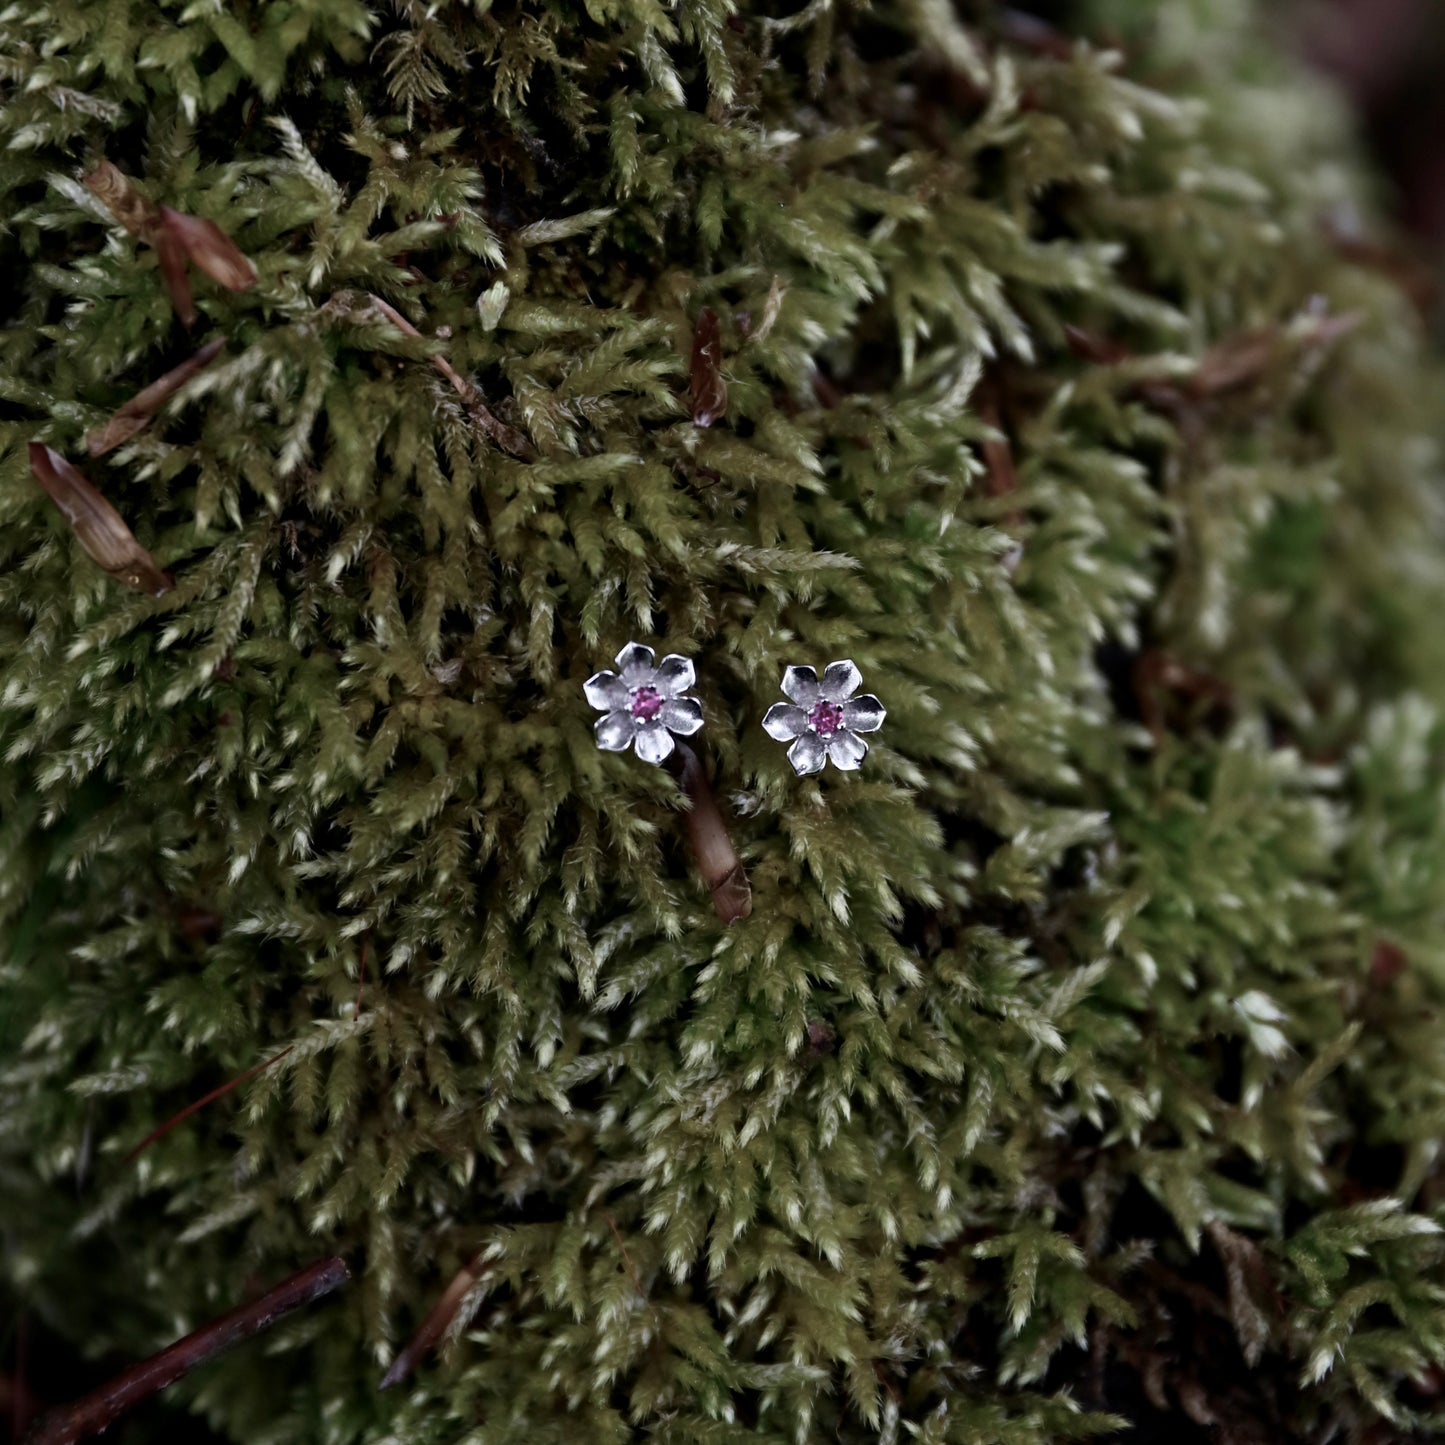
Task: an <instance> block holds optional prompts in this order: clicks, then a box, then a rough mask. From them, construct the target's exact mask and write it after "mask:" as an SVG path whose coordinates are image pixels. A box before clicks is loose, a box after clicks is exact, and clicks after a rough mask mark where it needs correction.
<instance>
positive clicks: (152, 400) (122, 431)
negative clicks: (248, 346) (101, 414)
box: [85, 337, 226, 457]
mask: <svg viewBox="0 0 1445 1445" xmlns="http://www.w3.org/2000/svg"><path fill="white" fill-rule="evenodd" d="M225 345H226V342H225V338H224V337H217V338H216V339H215V340H214V341H208V342H207V343H206V344H205V345H204V346H203V347H201V349H200V350H199V351H198V352H196V354H195V355H194V356H190V357H187V358H186V360H185V361H183V362H181V364H180V365H179V366H173V367H172V368H171V369H170V370H169V371H168V372H166V374H165V375H164V376H162V377H160V378H159V379H157V380H156V381H153V382H151V384H150V385H149V386H148V387H146V388H145V389H144V390H143V391H138V392H136V394H135V395H134V396H133V397H131V399H130V400H129V401H128V402H126V404H125V405H124V406H123V407H121V408H120V409H119V410H118V411H116V412H114V413H112V415H111V418H110V420H109V421H107V422H106V424H105V425H104V426H98V427H96V428H95V429H94V430H93V431H88V432H86V434H85V449H86V450H87V451H88V452H89V453H90V454H91V456H93V457H100V456H104V455H105V454H106V452H108V451H112V450H114V449H115V448H116V447H118V446H119V445H120V444H121V443H122V442H125V441H129V440H130V439H131V437H133V436H134V435H135V434H136V433H137V432H138V431H140V430H141V429H142V428H143V427H144V426H145V425H146V423H147V422H149V421H150V419H151V418H152V417H153V416H155V414H156V413H157V412H158V411H159V410H160V409H161V407H163V406H164V405H165V404H166V402H168V401H169V400H170V399H171V398H172V397H173V396H174V395H175V394H176V393H177V392H178V391H179V390H180V389H181V388H182V387H183V386H184V385H185V384H186V383H187V382H188V381H189V380H190V379H191V378H192V377H193V376H195V375H196V374H197V372H200V371H204V370H205V369H206V367H208V366H209V365H210V364H211V363H212V362H213V361H214V360H215V359H216V358H217V357H218V356H219V355H220V354H221V352H222V350H223V349H224V347H225Z"/></svg>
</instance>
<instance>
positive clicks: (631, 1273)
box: [602, 1209, 647, 1304]
mask: <svg viewBox="0 0 1445 1445" xmlns="http://www.w3.org/2000/svg"><path fill="white" fill-rule="evenodd" d="M602 1217H603V1219H605V1220H606V1221H607V1227H608V1229H610V1230H611V1231H612V1237H613V1239H615V1240H616V1241H617V1247H618V1249H620V1250H621V1251H622V1263H623V1266H624V1267H625V1268H626V1270H627V1277H628V1279H630V1280H631V1281H632V1284H633V1288H635V1289H636V1290H637V1297H638V1298H639V1299H640V1300H641V1301H642V1302H643V1304H646V1303H647V1291H646V1290H644V1289H643V1288H642V1281H641V1280H640V1279H638V1277H637V1271H636V1270H635V1269H633V1267H632V1256H631V1255H630V1254H628V1252H627V1246H626V1245H625V1244H623V1242H622V1235H621V1234H619V1233H618V1230H617V1221H616V1220H615V1219H613V1217H612V1216H611V1214H609V1213H608V1212H607V1210H605V1209H604V1210H603V1211H602Z"/></svg>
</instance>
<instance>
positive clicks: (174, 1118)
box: [121, 1044, 296, 1167]
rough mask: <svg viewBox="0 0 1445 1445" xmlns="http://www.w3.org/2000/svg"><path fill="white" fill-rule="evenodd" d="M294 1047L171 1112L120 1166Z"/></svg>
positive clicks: (262, 1070) (290, 1045) (282, 1057)
mask: <svg viewBox="0 0 1445 1445" xmlns="http://www.w3.org/2000/svg"><path fill="white" fill-rule="evenodd" d="M295 1047H296V1045H295V1044H288V1045H287V1046H286V1047H285V1048H284V1049H282V1050H281V1052H280V1053H279V1054H272V1055H271V1057H270V1058H269V1059H265V1060H263V1061H262V1062H261V1063H259V1064H255V1065H253V1066H252V1067H251V1068H249V1069H247V1070H246V1072H245V1073H244V1074H237V1075H236V1077H235V1078H234V1079H228V1080H227V1081H226V1082H225V1083H224V1084H221V1085H219V1086H218V1087H217V1088H214V1089H212V1090H211V1092H210V1093H209V1094H206V1095H203V1096H202V1097H201V1098H199V1099H196V1100H194V1101H193V1102H192V1103H189V1104H187V1105H186V1107H185V1108H184V1109H181V1110H180V1111H179V1112H177V1113H175V1114H172V1115H171V1117H170V1118H169V1119H167V1120H166V1122H165V1123H164V1124H162V1125H160V1126H159V1127H158V1128H155V1129H152V1130H151V1131H150V1133H149V1134H147V1135H146V1136H145V1138H144V1139H142V1140H141V1141H140V1143H139V1144H137V1145H136V1146H135V1148H134V1149H132V1150H131V1151H130V1153H129V1154H127V1155H126V1156H125V1158H124V1159H122V1160H121V1166H122V1167H124V1166H125V1165H127V1164H129V1163H130V1162H131V1161H132V1160H133V1159H136V1158H138V1157H139V1156H140V1155H142V1154H144V1153H145V1151H146V1150H147V1149H149V1148H150V1147H151V1145H152V1144H154V1143H155V1142H156V1140H157V1139H162V1138H164V1137H165V1136H166V1135H167V1134H169V1133H170V1132H171V1130H172V1129H174V1128H175V1127H176V1125H177V1124H180V1123H182V1122H184V1121H185V1120H186V1119H189V1118H190V1117H191V1115H192V1114H194V1113H196V1112H198V1111H199V1110H201V1109H204V1108H205V1107H206V1105H207V1104H213V1103H215V1101H216V1100H217V1099H219V1098H221V1097H222V1095H224V1094H229V1093H230V1092H231V1090H232V1089H234V1088H235V1087H236V1086H237V1085H238V1084H244V1083H245V1082H246V1080H247V1079H254V1078H255V1077H256V1075H257V1074H259V1073H262V1072H264V1071H265V1070H266V1069H269V1068H270V1067H271V1065H272V1064H279V1063H280V1062H281V1060H282V1059H284V1058H285V1057H286V1055H287V1054H289V1053H290V1052H291V1050H292V1049H294V1048H295Z"/></svg>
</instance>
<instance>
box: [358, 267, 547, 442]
mask: <svg viewBox="0 0 1445 1445" xmlns="http://www.w3.org/2000/svg"><path fill="white" fill-rule="evenodd" d="M367 300H368V301H370V302H371V304H372V306H373V307H375V309H376V310H377V311H379V312H380V313H381V314H382V315H383V316H384V317H386V319H387V320H388V321H390V322H391V324H392V325H393V326H395V327H396V329H397V330H398V331H400V332H401V333H402V334H403V335H404V336H413V337H416V338H418V339H421V332H420V331H418V330H417V329H416V327H415V326H413V325H412V324H411V322H410V321H408V320H407V319H406V317H405V316H403V315H402V314H401V312H400V311H398V310H397V309H396V307H395V306H393V305H391V303H390V302H388V301H383V300H382V299H381V297H380V296H376V295H373V294H371V293H370V292H368V293H367ZM430 360H431V364H432V365H433V366H434V367H436V369H437V370H438V371H439V372H441V374H442V375H443V376H444V377H446V379H447V380H448V381H449V382H451V384H452V387H453V389H454V390H455V391H456V394H457V395H458V396H459V397H461V399H462V403H463V405H464V406H465V407H466V408H467V410H468V411H469V412H470V413H471V415H472V418H473V419H474V420H475V421H476V423H477V425H478V426H479V427H481V429H482V430H483V431H484V432H486V434H487V435H488V436H489V437H491V439H492V440H493V441H494V442H496V444H497V445H498V446H499V447H501V448H502V450H503V451H506V452H511V454H512V455H513V456H514V457H520V458H521V459H522V460H523V461H529V460H531V458H532V456H533V450H532V444H531V442H529V441H528V440H527V438H526V437H524V436H523V435H522V433H521V432H519V431H518V430H517V428H516V427H514V426H508V425H507V423H506V422H504V421H502V420H501V418H500V417H498V416H497V415H496V413H495V412H493V411H492V409H491V408H490V407H489V406H488V405H487V403H486V401H485V400H484V399H483V397H482V394H481V392H480V391H478V390H477V388H476V387H475V386H473V385H472V383H471V382H469V381H468V380H467V379H466V377H464V376H463V375H462V374H461V373H460V372H459V371H458V370H457V369H456V367H454V366H453V365H452V364H451V362H450V361H448V360H447V359H446V357H445V356H432V357H431V358H430Z"/></svg>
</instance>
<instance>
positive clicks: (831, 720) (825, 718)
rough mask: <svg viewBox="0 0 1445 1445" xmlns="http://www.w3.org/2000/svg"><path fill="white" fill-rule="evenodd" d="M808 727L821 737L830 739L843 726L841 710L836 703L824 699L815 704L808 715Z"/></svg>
mask: <svg viewBox="0 0 1445 1445" xmlns="http://www.w3.org/2000/svg"><path fill="white" fill-rule="evenodd" d="M808 726H809V727H810V728H812V729H813V731H814V732H815V733H818V734H819V735H820V736H822V737H825V738H826V737H831V736H832V734H833V733H835V732H837V731H838V729H839V728H840V727H842V726H843V709H842V708H841V707H840V706H839V705H838V704H837V703H836V702H828V701H827V700H826V699H824V700H823V701H820V702H815V703H814V704H813V710H812V712H810V713H809V714H808Z"/></svg>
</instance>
